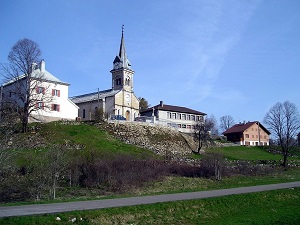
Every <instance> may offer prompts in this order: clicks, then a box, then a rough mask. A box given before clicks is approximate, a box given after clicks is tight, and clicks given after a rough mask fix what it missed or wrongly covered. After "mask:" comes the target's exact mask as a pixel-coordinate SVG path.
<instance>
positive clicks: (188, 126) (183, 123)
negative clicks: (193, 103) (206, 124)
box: [141, 101, 206, 133]
mask: <svg viewBox="0 0 300 225" xmlns="http://www.w3.org/2000/svg"><path fill="white" fill-rule="evenodd" d="M205 115H206V114H205V113H203V112H199V111H196V110H193V109H189V108H186V107H181V106H174V105H166V104H164V103H163V101H160V104H159V105H156V106H153V107H151V108H148V109H146V110H144V111H143V112H141V117H143V116H144V117H154V118H155V121H153V122H154V123H157V124H159V123H165V124H166V125H168V126H171V127H176V128H177V129H178V130H179V131H181V132H184V133H193V132H194V129H195V125H196V124H198V123H199V122H203V121H204V117H205ZM141 120H142V119H141Z"/></svg>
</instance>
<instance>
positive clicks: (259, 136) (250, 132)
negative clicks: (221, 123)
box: [223, 121, 271, 146]
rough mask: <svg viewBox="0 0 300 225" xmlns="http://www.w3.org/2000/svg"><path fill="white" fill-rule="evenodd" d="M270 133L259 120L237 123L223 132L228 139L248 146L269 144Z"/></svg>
mask: <svg viewBox="0 0 300 225" xmlns="http://www.w3.org/2000/svg"><path fill="white" fill-rule="evenodd" d="M270 134H271V133H270V132H269V131H268V130H267V129H266V128H265V127H264V126H263V125H262V124H261V123H260V122H258V121H254V122H247V123H239V124H235V125H234V126H232V127H230V128H229V129H227V130H226V131H225V132H224V133H223V135H224V136H226V137H227V141H231V142H234V143H236V144H239V145H246V146H258V145H269V144H270Z"/></svg>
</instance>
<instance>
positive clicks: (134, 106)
mask: <svg viewBox="0 0 300 225" xmlns="http://www.w3.org/2000/svg"><path fill="white" fill-rule="evenodd" d="M110 72H111V75H112V77H111V78H112V79H111V81H112V88H111V89H108V90H103V91H97V92H93V93H88V94H84V95H79V96H74V97H71V100H72V101H73V102H74V103H75V104H76V105H77V106H78V107H79V110H78V117H79V118H80V120H82V121H87V120H93V119H95V113H96V112H97V111H98V110H101V111H103V113H104V116H105V117H106V118H107V119H114V118H123V119H124V120H125V119H126V120H127V121H134V118H135V117H138V116H139V100H138V98H137V97H136V96H135V94H134V91H133V75H134V71H133V70H132V68H131V63H130V61H129V59H128V57H127V54H126V49H125V42H124V29H123V27H122V37H121V43H120V50H119V54H118V55H117V56H116V57H115V59H114V61H113V69H112V70H111V71H110Z"/></svg>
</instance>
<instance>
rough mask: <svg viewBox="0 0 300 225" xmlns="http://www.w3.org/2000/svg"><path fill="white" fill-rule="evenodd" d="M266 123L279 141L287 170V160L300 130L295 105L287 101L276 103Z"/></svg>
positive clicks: (268, 114) (299, 118) (299, 116)
mask: <svg viewBox="0 0 300 225" xmlns="http://www.w3.org/2000/svg"><path fill="white" fill-rule="evenodd" d="M264 123H265V124H267V125H268V128H269V129H270V130H271V131H272V132H273V134H274V135H275V137H276V138H277V139H278V141H279V145H280V147H281V151H282V155H283V166H284V168H285V169H287V158H288V153H289V152H290V149H291V147H292V146H293V145H294V144H295V141H294V140H295V139H294V138H296V135H297V134H298V132H299V129H300V115H299V112H298V109H297V107H296V105H295V104H294V103H291V102H289V101H285V102H283V103H281V102H278V103H276V104H275V105H274V106H273V107H272V108H270V110H269V111H268V112H267V114H266V116H265V118H264Z"/></svg>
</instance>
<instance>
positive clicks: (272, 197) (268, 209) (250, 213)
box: [0, 188, 300, 225]
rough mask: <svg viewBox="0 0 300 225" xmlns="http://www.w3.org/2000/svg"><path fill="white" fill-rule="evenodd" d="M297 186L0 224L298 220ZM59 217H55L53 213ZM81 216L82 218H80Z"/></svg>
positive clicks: (299, 195) (7, 220)
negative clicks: (57, 219) (74, 219)
mask: <svg viewBox="0 0 300 225" xmlns="http://www.w3.org/2000/svg"><path fill="white" fill-rule="evenodd" d="M299 211H300V188H295V189H284V190H276V191H268V192H260V193H251V194H242V195H231V196H224V197H217V198H209V199H202V200H189V201H177V202H170V203H157V204H151V205H142V206H131V207H121V208H111V209H102V210H90V211H76V212H68V213H59V214H53V215H42V216H25V217H13V218H4V219H1V220H0V224H70V223H71V222H70V220H71V219H72V218H76V219H77V222H76V224H261V225H264V224H265V225H269V224H278V225H279V224H280V225H281V224H300V214H299ZM57 216H58V217H60V218H61V221H56V220H55V218H56V217H57ZM81 218H82V220H81Z"/></svg>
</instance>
